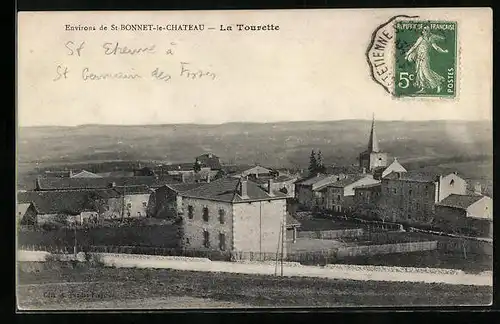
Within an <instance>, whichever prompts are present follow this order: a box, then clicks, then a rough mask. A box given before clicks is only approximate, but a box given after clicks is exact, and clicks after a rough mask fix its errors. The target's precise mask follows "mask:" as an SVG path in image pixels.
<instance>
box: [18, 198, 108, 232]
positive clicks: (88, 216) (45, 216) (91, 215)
mask: <svg viewBox="0 0 500 324" xmlns="http://www.w3.org/2000/svg"><path fill="white" fill-rule="evenodd" d="M91 197H92V195H91V192H90V191H73V190H71V191H27V192H22V193H18V195H17V201H18V203H19V204H30V203H31V204H33V205H34V207H35V208H36V210H37V224H38V225H43V224H45V223H62V224H71V223H76V224H85V223H88V222H94V221H97V220H98V218H99V216H98V207H97V205H96V202H95V201H94V200H93V199H92V198H91Z"/></svg>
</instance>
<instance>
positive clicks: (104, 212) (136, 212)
mask: <svg viewBox="0 0 500 324" xmlns="http://www.w3.org/2000/svg"><path fill="white" fill-rule="evenodd" d="M153 192H154V191H153V189H151V188H149V187H148V186H129V187H117V186H113V187H112V188H110V189H107V190H106V189H105V190H95V191H92V192H91V193H92V196H91V197H92V198H93V200H97V201H98V205H99V214H100V216H101V217H102V218H104V219H122V218H145V217H148V216H152V215H151V214H152V208H154V206H153V203H152V197H151V196H152V193H153Z"/></svg>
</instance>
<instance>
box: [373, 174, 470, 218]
mask: <svg viewBox="0 0 500 324" xmlns="http://www.w3.org/2000/svg"><path fill="white" fill-rule="evenodd" d="M466 187H467V183H466V181H465V180H464V179H462V178H461V177H459V176H458V175H457V174H456V173H451V174H448V175H446V176H441V175H439V176H436V175H433V174H427V173H420V172H406V173H398V172H393V173H391V174H389V175H387V176H386V177H384V178H383V179H382V180H381V199H380V202H379V204H378V207H379V208H380V209H381V210H382V211H383V212H384V215H385V216H386V217H387V218H388V219H389V220H391V221H393V222H397V221H404V222H408V223H412V224H430V223H431V222H432V221H433V219H434V215H435V214H434V212H435V210H434V206H435V204H436V203H438V202H440V201H442V200H443V199H445V198H446V197H448V196H449V195H451V194H457V195H465V194H466Z"/></svg>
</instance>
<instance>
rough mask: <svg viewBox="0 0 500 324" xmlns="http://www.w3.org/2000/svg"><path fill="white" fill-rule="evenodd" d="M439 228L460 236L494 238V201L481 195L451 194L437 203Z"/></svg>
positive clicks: (477, 192)
mask: <svg viewBox="0 0 500 324" xmlns="http://www.w3.org/2000/svg"><path fill="white" fill-rule="evenodd" d="M435 223H436V226H437V227H440V228H442V229H443V230H445V231H451V232H455V233H460V234H466V235H474V236H480V237H489V238H493V199H492V198H490V197H488V196H483V195H482V194H481V189H480V188H477V190H476V192H475V193H474V194H468V195H459V194H451V195H449V196H448V197H446V198H444V199H443V200H441V201H440V202H438V203H436V219H435Z"/></svg>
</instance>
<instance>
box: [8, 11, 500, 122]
mask: <svg viewBox="0 0 500 324" xmlns="http://www.w3.org/2000/svg"><path fill="white" fill-rule="evenodd" d="M398 14H408V15H419V16H421V17H424V18H425V19H431V20H447V21H456V22H457V25H458V52H459V53H458V56H459V68H458V78H459V80H458V89H459V93H458V96H457V97H456V98H455V99H439V98H424V99H415V98H406V99H395V98H393V97H392V96H391V95H390V94H388V93H386V92H385V90H384V89H383V88H382V87H381V86H380V85H378V84H376V83H375V82H374V81H373V80H372V79H371V77H370V69H369V66H368V63H367V61H366V57H365V53H366V50H367V48H368V45H369V43H370V41H371V35H372V33H373V31H374V30H375V29H376V28H377V27H378V26H379V25H381V24H383V23H385V22H386V21H387V20H389V19H390V18H391V17H392V16H394V15H398ZM66 24H70V25H72V26H78V25H81V26H96V27H97V29H99V26H100V25H102V24H105V25H107V26H108V30H106V31H100V30H96V31H67V30H65V29H66V27H65V25H66ZM112 24H114V25H117V26H118V27H120V26H121V25H122V24H153V25H161V26H165V25H167V24H196V25H198V24H204V26H205V30H204V31H200V32H198V31H111V30H109V28H111V25H112ZM236 24H248V25H268V24H273V25H275V26H279V28H280V29H279V30H277V31H258V32H244V31H237V30H234V29H233V31H228V30H226V31H221V30H220V29H221V25H222V26H227V25H233V26H234V25H236ZM209 27H213V28H215V29H214V30H208V28H209ZM224 28H225V27H224ZM226 29H227V28H226ZM68 42H70V43H68ZM82 42H85V43H84V45H83V48H82V49H81V50H80V55H78V52H77V51H76V48H77V47H78V46H77V45H79V44H81V43H82ZM106 43H107V45H105V44H106ZM116 43H118V46H119V47H120V48H124V47H125V46H126V47H127V48H128V49H139V48H141V49H143V51H142V52H140V53H136V54H134V55H131V54H127V53H126V54H109V55H106V54H105V47H107V48H109V50H108V53H111V52H112V49H113V48H114V46H116ZM67 44H68V45H67ZM68 47H69V48H71V50H70V49H69V48H68ZM169 50H170V53H173V54H172V55H170V54H167V53H168V51H169ZM71 53H72V54H73V55H69V54H71ZM182 63H188V64H182ZM58 66H60V68H59V70H58ZM492 66H493V65H492V13H491V10H490V9H488V8H484V9H465V8H464V9H449V8H447V9H418V10H417V9H401V10H396V9H370V10H360V9H356V10H354V9H349V10H347V9H343V10H340V9H329V10H302V11H299V10H288V11H279V10H267V11H223V12H222V11H211V12H179V11H176V12H93V13H92V12H88V13H83V12H57V13H55V12H53V13H51V12H38V13H21V14H20V15H19V20H18V67H17V68H18V106H17V116H18V125H19V126H42V125H58V126H59V125H60V126H72V125H81V124H114V125H116V124H123V125H138V124H170V123H209V124H218V123H225V122H277V121H301V120H341V119H371V117H372V114H373V113H374V114H375V116H376V118H377V120H435V119H455V120H484V119H491V115H492V70H493V68H492ZM65 68H67V69H68V70H67V71H68V72H67V73H66V78H65V77H64V74H63V72H64V71H65ZM183 70H184V72H183V73H182V71H183ZM188 70H189V71H190V72H198V71H202V74H203V76H201V77H196V78H195V79H189V78H187V76H186V75H187V73H188ZM58 71H59V73H58ZM155 71H156V74H155ZM118 72H122V73H126V74H133V75H139V76H140V77H136V78H135V79H133V80H131V79H126V80H123V79H113V80H110V79H106V80H89V79H88V78H87V80H84V78H85V77H89V76H90V73H93V74H95V75H100V74H105V73H111V74H115V73H118ZM181 74H182V75H181ZM166 75H169V76H170V79H168V80H167V78H166V77H165V76H166ZM58 77H59V79H58V80H56V79H57V78H58Z"/></svg>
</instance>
